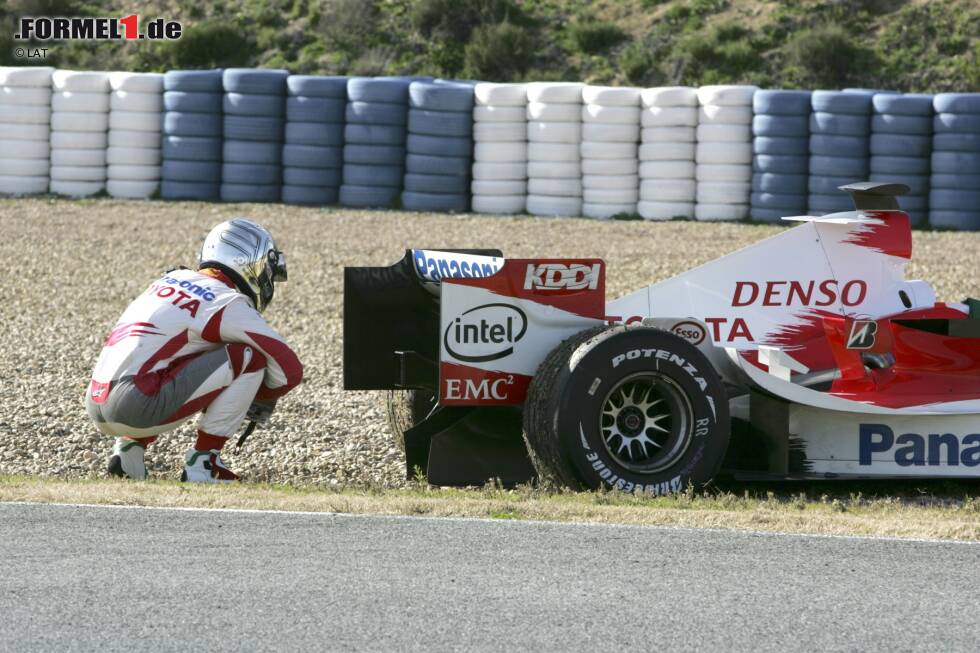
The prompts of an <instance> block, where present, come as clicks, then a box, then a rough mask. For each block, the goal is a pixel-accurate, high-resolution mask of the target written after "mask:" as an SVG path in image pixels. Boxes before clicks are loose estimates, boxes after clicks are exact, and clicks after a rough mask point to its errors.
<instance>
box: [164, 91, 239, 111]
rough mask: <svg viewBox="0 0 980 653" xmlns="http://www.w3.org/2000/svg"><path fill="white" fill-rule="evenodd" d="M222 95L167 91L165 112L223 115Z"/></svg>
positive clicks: (165, 94)
mask: <svg viewBox="0 0 980 653" xmlns="http://www.w3.org/2000/svg"><path fill="white" fill-rule="evenodd" d="M223 97H224V96H223V95H222V94H221V93H204V92H200V91H166V92H165V93H164V94H163V108H164V110H165V111H184V112H187V113H221V103H222V98H223Z"/></svg>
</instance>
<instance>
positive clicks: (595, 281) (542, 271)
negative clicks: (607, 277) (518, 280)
mask: <svg viewBox="0 0 980 653" xmlns="http://www.w3.org/2000/svg"><path fill="white" fill-rule="evenodd" d="M600 267H601V264H600V263H594V264H592V265H582V264H579V263H573V264H571V265H565V264H564V263H540V264H537V265H535V264H533V263H532V264H530V265H528V266H527V272H526V273H525V274H524V290H585V289H586V288H588V289H589V290H595V289H596V287H597V286H598V285H599V269H600Z"/></svg>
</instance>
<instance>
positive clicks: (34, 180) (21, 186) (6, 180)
mask: <svg viewBox="0 0 980 653" xmlns="http://www.w3.org/2000/svg"><path fill="white" fill-rule="evenodd" d="M49 183H51V180H50V179H48V175H47V173H45V174H44V175H38V176H34V177H22V176H19V175H11V176H9V177H8V176H5V175H2V174H0V194H2V195H37V194H38V193H47V192H48V184H49Z"/></svg>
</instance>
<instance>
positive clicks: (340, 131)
mask: <svg viewBox="0 0 980 653" xmlns="http://www.w3.org/2000/svg"><path fill="white" fill-rule="evenodd" d="M347 81H348V78H347V77H337V76H323V77H319V76H314V75H290V76H289V77H288V78H287V80H286V89H287V91H286V95H287V97H286V127H285V131H284V133H285V139H284V141H283V146H282V163H283V170H282V182H283V189H282V201H283V202H285V203H287V204H306V205H317V204H336V203H337V200H338V197H339V190H340V182H341V179H342V172H341V170H342V167H343V162H344V125H345V124H346V120H345V117H344V114H345V112H346V111H347V107H348V106H349V105H348V102H347Z"/></svg>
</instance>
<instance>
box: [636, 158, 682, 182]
mask: <svg viewBox="0 0 980 653" xmlns="http://www.w3.org/2000/svg"><path fill="white" fill-rule="evenodd" d="M640 179H694V162H693V161H640Z"/></svg>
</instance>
